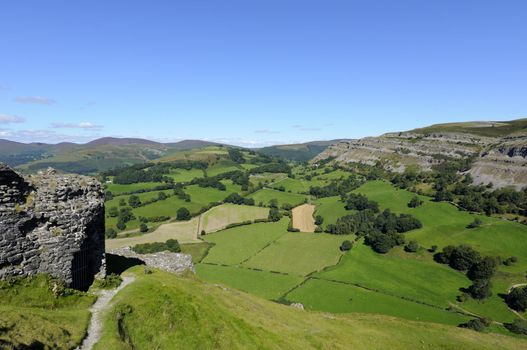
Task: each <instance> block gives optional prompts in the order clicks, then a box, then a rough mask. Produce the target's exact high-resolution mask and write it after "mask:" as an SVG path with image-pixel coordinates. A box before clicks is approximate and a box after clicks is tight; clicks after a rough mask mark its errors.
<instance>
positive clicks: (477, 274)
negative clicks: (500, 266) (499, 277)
mask: <svg viewBox="0 0 527 350" xmlns="http://www.w3.org/2000/svg"><path fill="white" fill-rule="evenodd" d="M494 272H496V259H494V258H491V257H488V256H487V257H485V258H483V259H482V260H481V261H478V262H476V263H475V264H473V265H472V266H471V267H470V269H469V270H468V273H467V276H468V278H470V279H471V280H478V279H490V278H491V277H492V275H494Z"/></svg>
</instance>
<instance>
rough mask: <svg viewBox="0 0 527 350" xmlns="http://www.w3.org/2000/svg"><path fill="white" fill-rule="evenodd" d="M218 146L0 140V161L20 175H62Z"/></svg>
mask: <svg viewBox="0 0 527 350" xmlns="http://www.w3.org/2000/svg"><path fill="white" fill-rule="evenodd" d="M215 145H219V144H218V143H214V142H209V141H201V140H182V141H179V142H172V143H160V142H155V141H151V140H146V139H139V138H116V137H103V138H100V139H97V140H93V141H90V142H88V143H85V144H76V143H71V142H63V143H58V144H45V143H28V144H26V143H20V142H14V141H9V140H1V139H0V162H4V163H7V164H8V165H10V166H12V167H17V169H18V170H21V171H24V172H35V171H37V170H39V169H43V168H47V167H53V168H55V169H58V170H61V171H64V172H74V173H80V174H93V173H97V172H99V171H104V170H108V169H111V168H114V167H117V166H123V165H130V164H136V163H143V162H147V161H152V160H156V159H160V158H162V157H165V156H168V155H172V154H174V153H175V152H179V151H186V150H194V149H199V148H203V147H208V146H215Z"/></svg>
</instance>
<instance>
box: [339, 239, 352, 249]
mask: <svg viewBox="0 0 527 350" xmlns="http://www.w3.org/2000/svg"><path fill="white" fill-rule="evenodd" d="M351 248H353V242H351V241H349V240H345V241H344V242H342V244H341V245H340V250H341V251H343V252H347V251H348V250H351Z"/></svg>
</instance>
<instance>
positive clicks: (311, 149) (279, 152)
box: [258, 140, 340, 162]
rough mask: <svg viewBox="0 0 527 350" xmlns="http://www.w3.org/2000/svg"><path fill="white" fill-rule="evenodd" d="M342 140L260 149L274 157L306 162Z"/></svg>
mask: <svg viewBox="0 0 527 350" xmlns="http://www.w3.org/2000/svg"><path fill="white" fill-rule="evenodd" d="M338 141H340V140H331V141H313V142H307V143H300V144H293V145H276V146H269V147H263V148H260V149H258V151H259V152H261V153H263V154H266V155H268V156H272V157H279V158H285V159H289V160H296V161H299V162H306V161H308V160H310V159H312V158H313V157H315V156H317V155H318V154H319V153H321V152H322V151H324V150H325V149H326V148H327V147H328V146H329V145H331V144H333V143H335V142H338Z"/></svg>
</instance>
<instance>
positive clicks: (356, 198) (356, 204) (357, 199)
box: [345, 193, 379, 213]
mask: <svg viewBox="0 0 527 350" xmlns="http://www.w3.org/2000/svg"><path fill="white" fill-rule="evenodd" d="M345 201H346V206H345V208H346V210H366V209H369V210H371V211H373V212H374V213H378V212H379V203H377V202H375V201H370V200H369V199H368V197H366V196H365V195H363V194H355V193H350V194H349V195H348V196H347V198H346V200H345Z"/></svg>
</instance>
